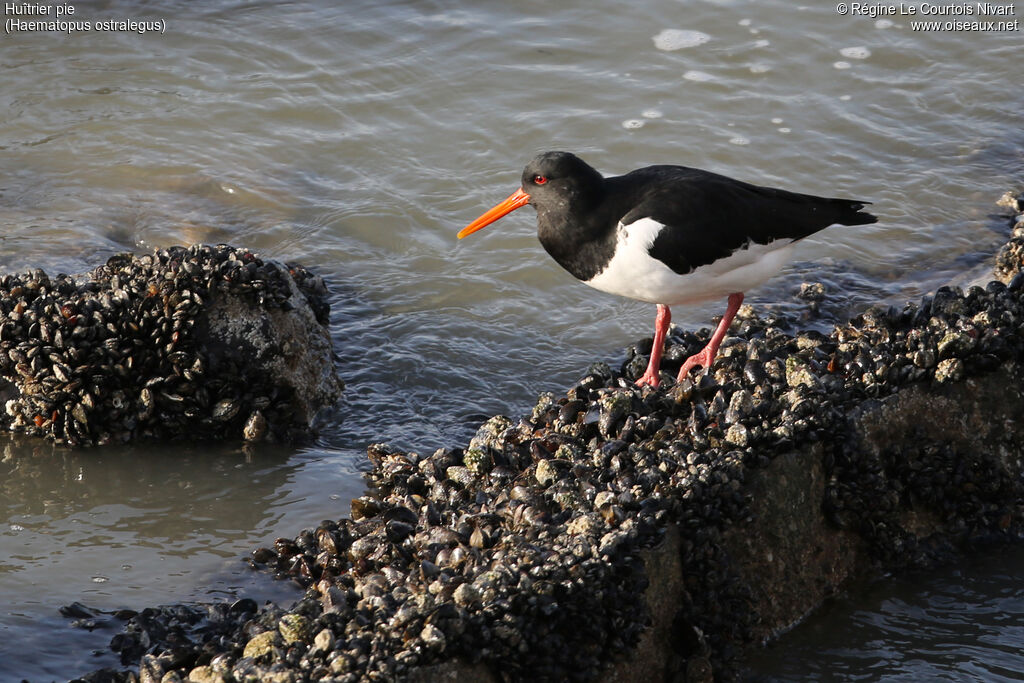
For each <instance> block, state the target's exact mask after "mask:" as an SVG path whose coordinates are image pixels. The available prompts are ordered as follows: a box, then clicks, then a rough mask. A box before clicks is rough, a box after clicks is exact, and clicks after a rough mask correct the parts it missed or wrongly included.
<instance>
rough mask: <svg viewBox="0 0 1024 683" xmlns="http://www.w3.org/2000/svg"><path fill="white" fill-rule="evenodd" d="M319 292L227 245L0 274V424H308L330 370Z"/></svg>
mask: <svg viewBox="0 0 1024 683" xmlns="http://www.w3.org/2000/svg"><path fill="white" fill-rule="evenodd" d="M328 311H329V309H328V306H327V291H326V288H325V286H324V284H323V281H322V279H320V278H319V277H317V276H315V275H313V274H312V273H310V272H309V271H307V270H305V269H304V268H302V267H300V266H285V265H283V264H279V263H277V262H274V261H270V260H264V259H262V258H260V257H259V256H257V255H256V254H253V253H252V252H249V251H246V250H243V249H237V248H234V247H229V246H226V245H218V246H209V245H194V246H191V247H187V248H186V247H171V248H169V249H156V250H154V251H153V253H152V254H143V255H134V254H119V255H117V256H113V257H111V258H110V259H109V260H108V261H107V263H106V264H105V265H103V266H100V267H98V268H95V269H94V270H92V271H91V272H89V273H87V274H85V275H83V276H79V277H75V278H73V277H71V276H68V275H64V274H59V275H57V276H55V277H53V278H50V277H48V276H47V275H46V273H44V272H43V271H41V270H35V271H31V272H26V273H22V274H8V275H3V276H0V381H3V386H2V387H0V395H2V396H3V397H4V408H5V409H4V411H3V412H2V413H0V426H3V427H4V428H6V429H8V430H10V431H14V432H25V433H28V434H33V435H38V436H43V437H45V438H48V439H52V440H54V441H57V442H59V443H69V444H72V445H95V444H104V443H109V442H119V441H129V440H132V439H137V438H154V439H217V438H229V439H240V438H244V439H246V440H248V441H261V440H263V439H266V438H274V439H277V440H292V439H295V438H302V437H303V436H305V435H306V434H308V432H309V429H310V425H311V424H312V420H313V417H314V415H315V413H316V412H317V411H318V410H320V409H321V408H322V407H324V406H326V405H329V404H331V403H333V401H334V400H335V399H336V398H337V397H338V395H339V393H340V391H341V387H342V384H341V381H340V380H339V379H338V378H337V373H336V370H335V368H334V365H333V361H332V357H331V342H330V338H329V336H328V333H327V329H326V324H327V314H328Z"/></svg>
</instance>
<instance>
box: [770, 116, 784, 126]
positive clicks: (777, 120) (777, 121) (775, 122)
mask: <svg viewBox="0 0 1024 683" xmlns="http://www.w3.org/2000/svg"><path fill="white" fill-rule="evenodd" d="M772 123H774V124H775V125H779V124H780V123H782V119H781V118H780V117H778V116H776V117H775V118H773V119H772Z"/></svg>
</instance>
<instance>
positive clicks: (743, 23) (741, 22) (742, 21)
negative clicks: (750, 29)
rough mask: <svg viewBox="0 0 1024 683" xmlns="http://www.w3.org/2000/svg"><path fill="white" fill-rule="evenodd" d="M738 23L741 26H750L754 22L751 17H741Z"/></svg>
mask: <svg viewBox="0 0 1024 683" xmlns="http://www.w3.org/2000/svg"><path fill="white" fill-rule="evenodd" d="M737 23H738V24H739V25H740V26H750V24H752V23H753V22H752V21H751V20H750V19H740V20H739V21H738V22H737Z"/></svg>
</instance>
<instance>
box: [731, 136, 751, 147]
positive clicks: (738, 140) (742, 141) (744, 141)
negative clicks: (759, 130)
mask: <svg viewBox="0 0 1024 683" xmlns="http://www.w3.org/2000/svg"><path fill="white" fill-rule="evenodd" d="M729 142H731V143H732V144H734V145H749V144H750V138H745V137H743V136H742V135H737V136H736V137H733V138H729Z"/></svg>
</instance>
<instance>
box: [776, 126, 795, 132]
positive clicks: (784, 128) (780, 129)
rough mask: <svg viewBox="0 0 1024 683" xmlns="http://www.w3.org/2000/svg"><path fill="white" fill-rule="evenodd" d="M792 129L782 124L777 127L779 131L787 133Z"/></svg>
mask: <svg viewBox="0 0 1024 683" xmlns="http://www.w3.org/2000/svg"><path fill="white" fill-rule="evenodd" d="M792 130H793V129H792V128H786V127H785V126H783V127H782V128H779V132H780V133H789V132H790V131H792Z"/></svg>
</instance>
